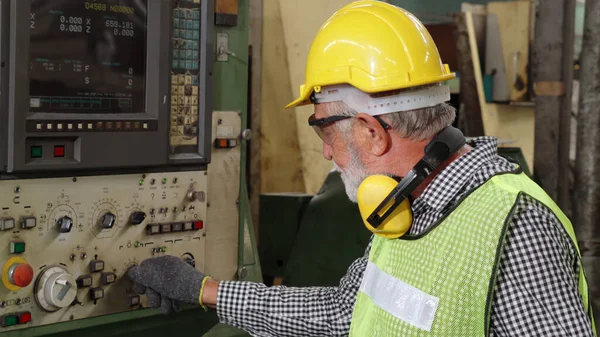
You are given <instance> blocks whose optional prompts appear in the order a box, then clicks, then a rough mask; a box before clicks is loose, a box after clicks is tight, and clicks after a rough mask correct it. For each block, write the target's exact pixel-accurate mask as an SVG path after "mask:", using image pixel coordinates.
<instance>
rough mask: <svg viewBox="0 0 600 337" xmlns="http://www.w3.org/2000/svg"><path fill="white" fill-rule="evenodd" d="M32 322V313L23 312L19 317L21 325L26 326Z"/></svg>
mask: <svg viewBox="0 0 600 337" xmlns="http://www.w3.org/2000/svg"><path fill="white" fill-rule="evenodd" d="M29 322H31V313H30V312H28V311H27V312H22V313H21V314H20V315H19V324H25V323H29Z"/></svg>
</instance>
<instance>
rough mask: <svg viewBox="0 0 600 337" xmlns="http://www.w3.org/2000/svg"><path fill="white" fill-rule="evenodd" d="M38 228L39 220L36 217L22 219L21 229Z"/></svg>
mask: <svg viewBox="0 0 600 337" xmlns="http://www.w3.org/2000/svg"><path fill="white" fill-rule="evenodd" d="M35 226H37V220H36V219H35V217H34V216H26V217H22V218H21V228H23V229H32V228H35Z"/></svg>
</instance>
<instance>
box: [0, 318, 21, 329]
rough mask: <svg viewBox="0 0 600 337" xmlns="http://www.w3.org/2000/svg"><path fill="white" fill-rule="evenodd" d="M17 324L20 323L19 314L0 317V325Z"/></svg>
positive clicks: (4, 326)
mask: <svg viewBox="0 0 600 337" xmlns="http://www.w3.org/2000/svg"><path fill="white" fill-rule="evenodd" d="M17 324H19V316H17V315H4V316H2V317H0V325H2V327H3V328H6V327H9V326H13V325H17Z"/></svg>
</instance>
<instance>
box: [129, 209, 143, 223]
mask: <svg viewBox="0 0 600 337" xmlns="http://www.w3.org/2000/svg"><path fill="white" fill-rule="evenodd" d="M145 219H146V213H144V212H133V213H131V216H130V217H129V222H131V224H132V225H139V224H141V223H142V222H144V220H145Z"/></svg>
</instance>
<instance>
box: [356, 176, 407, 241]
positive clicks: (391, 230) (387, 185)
mask: <svg viewBox="0 0 600 337" xmlns="http://www.w3.org/2000/svg"><path fill="white" fill-rule="evenodd" d="M397 185H398V182H397V181H396V180H394V179H393V178H391V177H388V176H384V175H373V176H369V177H367V178H366V179H365V180H363V182H362V183H361V184H360V186H359V187H358V195H357V199H358V208H359V210H360V215H361V217H362V219H363V223H364V224H365V226H366V227H367V229H369V230H370V231H371V232H373V233H374V234H375V235H379V236H382V237H384V238H388V239H397V238H399V237H401V236H402V235H404V234H405V233H406V232H408V230H409V229H410V226H411V224H412V210H411V208H410V201H409V200H408V199H405V200H404V201H402V202H401V203H400V205H398V207H397V208H396V209H395V210H394V211H393V212H392V214H390V216H389V217H388V218H387V219H385V220H384V221H383V223H382V224H381V225H379V226H378V227H377V228H374V227H373V226H372V225H371V224H370V223H369V222H368V221H367V219H368V218H369V216H370V215H371V213H373V211H374V210H375V209H376V208H377V207H378V206H379V204H381V202H382V201H383V200H384V199H385V198H386V197H387V196H388V194H390V192H391V191H392V190H393V189H394V188H395V187H396V186H397ZM393 202H394V200H390V202H389V203H388V205H386V207H384V208H383V209H382V210H381V212H380V215H383V214H384V213H385V212H386V211H387V210H388V209H389V207H390V206H391V205H392V204H393Z"/></svg>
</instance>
